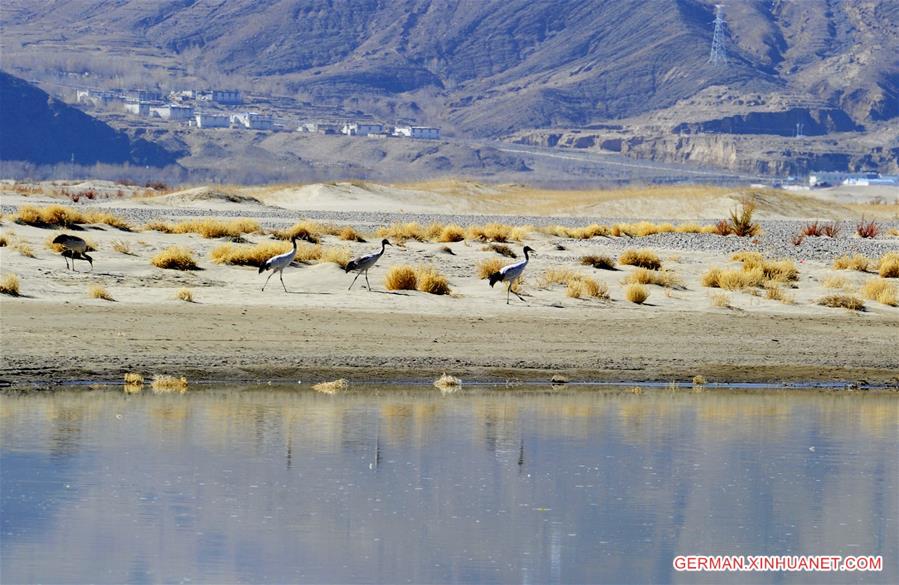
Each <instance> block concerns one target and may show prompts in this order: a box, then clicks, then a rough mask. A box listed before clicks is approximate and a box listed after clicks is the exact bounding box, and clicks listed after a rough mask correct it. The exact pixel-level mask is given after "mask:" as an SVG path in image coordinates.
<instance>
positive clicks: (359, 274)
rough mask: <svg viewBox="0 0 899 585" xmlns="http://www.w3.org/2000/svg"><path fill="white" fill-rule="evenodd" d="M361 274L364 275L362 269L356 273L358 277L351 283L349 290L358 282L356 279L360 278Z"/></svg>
mask: <svg viewBox="0 0 899 585" xmlns="http://www.w3.org/2000/svg"><path fill="white" fill-rule="evenodd" d="M361 275H362V271H361V270H360V271H359V272H357V273H356V278H354V279H353V282H352V283H350V288H348V289H347V290H350V289H352V288H353V285H354V284H356V281H357V280H359V277H360V276H361Z"/></svg>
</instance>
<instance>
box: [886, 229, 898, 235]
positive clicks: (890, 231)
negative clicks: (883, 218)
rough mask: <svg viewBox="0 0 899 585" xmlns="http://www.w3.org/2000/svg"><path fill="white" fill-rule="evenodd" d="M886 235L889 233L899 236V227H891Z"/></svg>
mask: <svg viewBox="0 0 899 585" xmlns="http://www.w3.org/2000/svg"><path fill="white" fill-rule="evenodd" d="M886 235H888V236H899V228H890V229H889V230H888V231H887V234H886Z"/></svg>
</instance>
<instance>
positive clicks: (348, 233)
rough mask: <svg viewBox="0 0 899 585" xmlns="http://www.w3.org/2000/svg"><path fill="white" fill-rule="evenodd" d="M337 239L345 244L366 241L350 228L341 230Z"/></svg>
mask: <svg viewBox="0 0 899 585" xmlns="http://www.w3.org/2000/svg"><path fill="white" fill-rule="evenodd" d="M337 237H338V238H340V239H341V240H343V241H345V242H364V241H365V238H363V237H362V235H361V234H360V233H359V232H357V231H356V230H355V229H353V228H352V227H350V226H346V227H343V228H340V231H338V232H337Z"/></svg>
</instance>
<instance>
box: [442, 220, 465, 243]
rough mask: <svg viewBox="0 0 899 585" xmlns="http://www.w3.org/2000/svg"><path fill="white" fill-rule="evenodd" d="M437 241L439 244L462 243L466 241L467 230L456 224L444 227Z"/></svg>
mask: <svg viewBox="0 0 899 585" xmlns="http://www.w3.org/2000/svg"><path fill="white" fill-rule="evenodd" d="M435 239H436V240H437V241H438V242H461V241H462V240H464V239H465V228H463V227H462V226H461V225H457V224H454V223H451V224H449V225H446V226H442V227H441V229H440V233H438V234H437V237H436V238H435Z"/></svg>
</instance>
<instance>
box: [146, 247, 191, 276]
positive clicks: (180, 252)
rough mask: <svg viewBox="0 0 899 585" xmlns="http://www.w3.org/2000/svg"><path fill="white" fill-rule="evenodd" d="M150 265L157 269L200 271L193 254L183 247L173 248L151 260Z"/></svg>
mask: <svg viewBox="0 0 899 585" xmlns="http://www.w3.org/2000/svg"><path fill="white" fill-rule="evenodd" d="M150 264H152V265H153V266H156V267H157V268H167V269H170V270H198V269H199V268H200V267H199V266H197V261H196V260H195V259H194V256H193V253H191V251H190V250H188V249H187V248H184V247H182V246H171V247H169V248H166V249H165V250H163V251H161V252H159V253H158V254H156V255H155V256H153V258H151V259H150Z"/></svg>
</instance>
